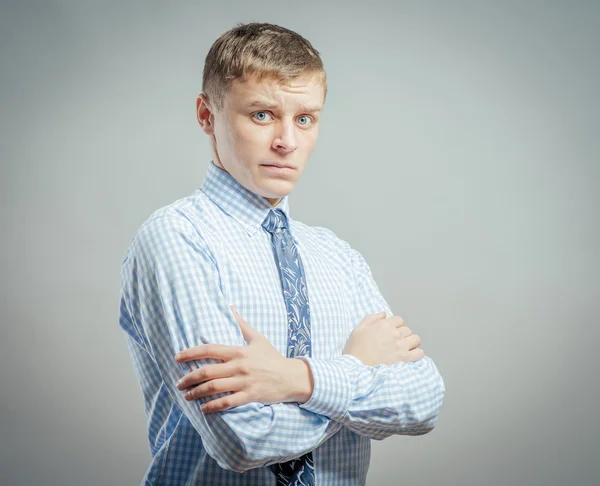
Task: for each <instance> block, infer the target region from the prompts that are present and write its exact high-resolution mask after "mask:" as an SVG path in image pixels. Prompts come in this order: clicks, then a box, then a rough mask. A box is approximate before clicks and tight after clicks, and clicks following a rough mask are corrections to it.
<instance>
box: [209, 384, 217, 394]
mask: <svg viewBox="0 0 600 486" xmlns="http://www.w3.org/2000/svg"><path fill="white" fill-rule="evenodd" d="M206 390H207V391H209V392H211V393H214V392H216V391H217V384H216V383H215V382H214V381H209V382H208V383H207V384H206Z"/></svg>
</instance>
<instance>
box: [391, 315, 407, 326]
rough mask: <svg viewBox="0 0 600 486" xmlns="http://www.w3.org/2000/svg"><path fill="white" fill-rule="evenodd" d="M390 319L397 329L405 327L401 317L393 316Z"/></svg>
mask: <svg viewBox="0 0 600 486" xmlns="http://www.w3.org/2000/svg"><path fill="white" fill-rule="evenodd" d="M390 319H391V320H392V322H393V323H394V325H395V326H396V327H402V326H404V319H402V317H400V316H392V317H390Z"/></svg>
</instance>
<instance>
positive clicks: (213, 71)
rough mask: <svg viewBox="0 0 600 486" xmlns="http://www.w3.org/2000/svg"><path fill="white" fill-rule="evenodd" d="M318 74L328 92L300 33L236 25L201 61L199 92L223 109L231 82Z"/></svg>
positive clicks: (317, 59)
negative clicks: (201, 71)
mask: <svg viewBox="0 0 600 486" xmlns="http://www.w3.org/2000/svg"><path fill="white" fill-rule="evenodd" d="M310 75H313V76H317V77H318V78H319V81H320V82H321V83H322V84H323V87H324V89H325V93H327V76H326V73H325V68H324V66H323V61H322V60H321V56H320V55H319V51H317V50H316V49H315V48H314V47H313V46H312V44H311V43H310V42H309V41H308V40H306V39H305V38H304V37H302V36H301V35H300V34H298V33H296V32H294V31H292V30H289V29H286V28H284V27H281V26H279V25H275V24H267V23H256V22H254V23H249V24H238V25H237V26H236V27H234V28H233V29H231V30H228V31H227V32H225V33H223V34H221V36H220V37H219V38H218V39H217V40H216V41H215V42H214V43H213V45H212V46H211V48H210V50H209V51H208V54H207V56H206V59H205V61H204V72H203V75H202V91H203V92H204V94H205V95H206V97H207V98H208V100H209V102H210V103H212V104H213V105H214V107H215V108H216V109H221V108H223V104H224V101H225V96H226V94H227V90H228V89H229V87H230V85H231V82H232V81H233V80H234V79H237V78H246V77H249V76H252V77H254V76H256V77H257V79H259V80H262V79H264V78H274V79H276V80H277V81H290V80H293V79H295V78H299V77H303V76H310Z"/></svg>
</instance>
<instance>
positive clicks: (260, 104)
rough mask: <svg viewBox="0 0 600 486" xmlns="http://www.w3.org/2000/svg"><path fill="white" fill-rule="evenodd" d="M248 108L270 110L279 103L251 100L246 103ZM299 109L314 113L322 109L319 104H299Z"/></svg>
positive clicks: (277, 106) (275, 107)
mask: <svg viewBox="0 0 600 486" xmlns="http://www.w3.org/2000/svg"><path fill="white" fill-rule="evenodd" d="M246 106H247V107H248V108H268V109H270V110H275V109H277V108H279V103H273V102H272V101H266V100H264V101H263V100H253V101H250V102H249V103H247V104H246ZM298 110H299V111H305V112H309V113H316V112H319V111H322V107H321V106H319V105H300V106H299V107H298Z"/></svg>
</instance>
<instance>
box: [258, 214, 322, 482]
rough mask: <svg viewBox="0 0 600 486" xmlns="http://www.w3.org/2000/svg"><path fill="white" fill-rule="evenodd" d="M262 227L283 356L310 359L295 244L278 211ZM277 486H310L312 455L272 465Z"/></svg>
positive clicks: (306, 314)
mask: <svg viewBox="0 0 600 486" xmlns="http://www.w3.org/2000/svg"><path fill="white" fill-rule="evenodd" d="M262 225H263V228H265V229H266V230H267V231H268V232H269V233H271V238H272V244H273V251H274V253H275V259H276V261H277V263H278V266H279V275H280V276H281V284H282V286H283V298H284V300H285V306H286V309H287V316H288V348H287V357H288V358H294V357H296V356H311V348H310V309H309V305H308V292H307V290H306V280H305V278H304V267H303V266H302V260H301V259H300V255H299V254H298V249H297V248H296V243H295V242H294V239H293V238H292V235H291V233H290V230H289V229H288V226H287V221H286V217H285V214H284V213H283V211H281V210H280V209H277V210H275V211H272V210H271V211H269V214H268V215H267V217H266V218H265V220H264V221H263V224H262ZM271 469H272V470H273V472H274V473H275V474H276V475H277V485H278V486H313V485H314V484H315V466H314V464H313V458H312V453H311V452H308V453H307V454H304V455H303V456H302V457H299V458H298V459H294V460H292V461H288V462H283V463H278V464H273V465H272V466H271Z"/></svg>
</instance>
